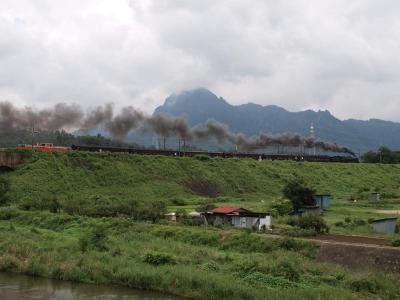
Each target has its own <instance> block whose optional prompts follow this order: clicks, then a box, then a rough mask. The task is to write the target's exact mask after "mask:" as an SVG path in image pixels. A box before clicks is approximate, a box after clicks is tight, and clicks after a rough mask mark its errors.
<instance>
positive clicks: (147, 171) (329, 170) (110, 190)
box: [7, 152, 400, 209]
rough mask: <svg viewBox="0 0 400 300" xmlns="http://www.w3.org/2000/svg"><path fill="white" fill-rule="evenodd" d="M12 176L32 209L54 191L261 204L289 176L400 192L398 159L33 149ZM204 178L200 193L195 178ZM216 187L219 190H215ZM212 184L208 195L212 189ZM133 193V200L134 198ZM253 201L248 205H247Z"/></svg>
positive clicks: (324, 188)
mask: <svg viewBox="0 0 400 300" xmlns="http://www.w3.org/2000/svg"><path fill="white" fill-rule="evenodd" d="M7 176H8V177H9V178H10V180H11V191H10V197H11V198H12V199H13V201H15V202H19V203H26V204H27V205H28V206H29V205H31V206H32V208H35V206H42V207H45V206H46V205H47V203H46V202H47V200H48V199H49V198H51V197H57V198H58V200H59V202H62V203H63V204H64V205H68V203H72V202H74V203H75V204H76V206H79V207H80V208H82V209H83V208H85V206H86V204H90V206H92V205H93V204H96V205H104V206H107V205H112V204H113V203H114V204H116V203H118V202H121V203H125V204H126V203H128V202H129V201H133V200H135V201H138V202H142V201H148V200H162V201H165V202H166V203H167V204H169V205H185V204H197V205H199V204H202V203H210V197H214V198H212V201H213V202H214V203H226V204H229V203H232V202H235V203H240V202H241V203H243V204H247V203H251V204H250V205H251V206H253V207H254V208H255V209H257V208H262V205H261V203H263V202H262V201H261V200H264V203H265V204H267V203H269V202H270V201H271V200H273V199H276V198H277V197H281V195H282V190H283V188H284V186H285V185H286V184H287V183H288V181H290V180H292V179H294V178H297V177H303V178H304V179H305V180H306V181H307V182H308V183H309V184H310V185H312V187H313V188H315V190H316V192H317V193H329V194H331V195H332V196H333V197H334V199H333V200H332V201H333V203H336V202H340V203H351V202H350V200H351V199H357V200H358V201H366V200H369V195H370V193H371V192H373V191H379V192H381V195H382V197H383V199H384V200H385V199H387V200H390V199H394V198H395V199H397V198H398V197H400V189H399V188H400V184H399V182H400V166H397V165H380V164H378V165H369V164H339V163H329V164H328V163H308V162H284V161H261V162H259V161H255V160H250V159H222V158H209V159H208V160H199V159H197V158H174V157H162V156H138V155H131V154H126V153H84V152H71V153H60V152H55V153H35V154H34V155H32V158H31V159H30V160H29V161H28V162H27V163H26V164H25V165H24V166H22V167H21V168H20V169H18V170H17V171H16V172H13V173H11V174H9V175H7ZM196 184H197V185H200V184H201V185H202V190H203V191H202V193H201V194H200V193H199V192H198V191H197V185H196ZM215 187H217V190H218V195H214V192H215ZM208 190H210V191H211V192H210V195H208V194H207V191H208ZM132 199H133V200H132ZM250 208H251V207H250Z"/></svg>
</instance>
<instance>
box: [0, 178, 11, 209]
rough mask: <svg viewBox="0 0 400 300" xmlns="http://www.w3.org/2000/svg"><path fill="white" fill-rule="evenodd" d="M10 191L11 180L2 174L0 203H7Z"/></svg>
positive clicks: (0, 179)
mask: <svg viewBox="0 0 400 300" xmlns="http://www.w3.org/2000/svg"><path fill="white" fill-rule="evenodd" d="M9 191H10V182H9V181H8V179H7V178H5V177H3V176H0V205H4V204H6V203H7V201H8V193H9Z"/></svg>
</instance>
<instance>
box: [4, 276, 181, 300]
mask: <svg viewBox="0 0 400 300" xmlns="http://www.w3.org/2000/svg"><path fill="white" fill-rule="evenodd" d="M28 299H29V300H31V299H33V300H89V299H90V300H119V299H121V300H139V299H140V300H179V299H182V298H178V297H174V296H170V295H163V294H160V293H156V292H148V291H142V290H137V289H130V288H126V287H120V286H106V285H94V284H83V283H75V282H66V281H58V280H51V279H45V278H38V277H30V276H25V275H19V274H13V273H2V272H0V300H28Z"/></svg>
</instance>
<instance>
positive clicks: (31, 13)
mask: <svg viewBox="0 0 400 300" xmlns="http://www.w3.org/2000/svg"><path fill="white" fill-rule="evenodd" d="M399 46H400V1H397V0H393V1H392V0H375V1H369V0H359V1H358V0H352V1H349V0H343V1H342V0H332V1H328V0H325V1H321V0H315V1H312V0H304V1H302V0H296V1H291V0H286V1H279V0H270V1H267V0H264V1H258V0H251V1H249V0H190V1H189V0H153V1H152V0H131V1H128V0H112V1H111V0H102V1H101V0H67V1H54V0H26V1H24V0H1V1H0V101H2V100H8V101H11V102H13V103H15V104H18V105H30V106H34V107H37V108H40V107H45V106H48V105H50V104H53V103H56V102H60V101H62V102H69V103H80V104H83V105H84V106H87V107H91V106H94V105H96V104H102V103H108V102H114V103H115V104H116V105H117V106H123V105H133V106H135V107H140V108H141V109H142V110H144V111H147V112H151V111H152V110H153V109H154V108H155V107H156V106H158V105H160V104H162V103H163V101H164V99H165V98H166V97H167V96H168V95H169V94H171V93H173V92H179V91H180V90H184V89H191V88H195V87H200V86H202V87H206V88H208V89H210V90H211V91H213V92H214V93H216V94H217V95H219V96H223V97H224V98H225V99H227V100H228V101H229V102H231V103H233V104H241V103H247V102H255V103H259V104H263V105H267V104H276V105H280V106H283V107H285V108H287V109H289V110H292V111H296V110H302V109H308V108H311V109H322V110H325V109H328V110H330V111H331V112H332V113H333V114H334V115H336V116H337V117H339V118H341V119H345V118H361V119H368V118H373V117H377V118H383V119H388V120H394V121H400V47H399Z"/></svg>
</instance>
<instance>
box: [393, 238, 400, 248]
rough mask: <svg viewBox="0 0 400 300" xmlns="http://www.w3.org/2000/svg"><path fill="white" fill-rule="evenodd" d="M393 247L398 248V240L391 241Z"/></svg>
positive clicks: (399, 243)
mask: <svg viewBox="0 0 400 300" xmlns="http://www.w3.org/2000/svg"><path fill="white" fill-rule="evenodd" d="M392 246H393V247H400V239H395V240H393V241H392Z"/></svg>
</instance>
